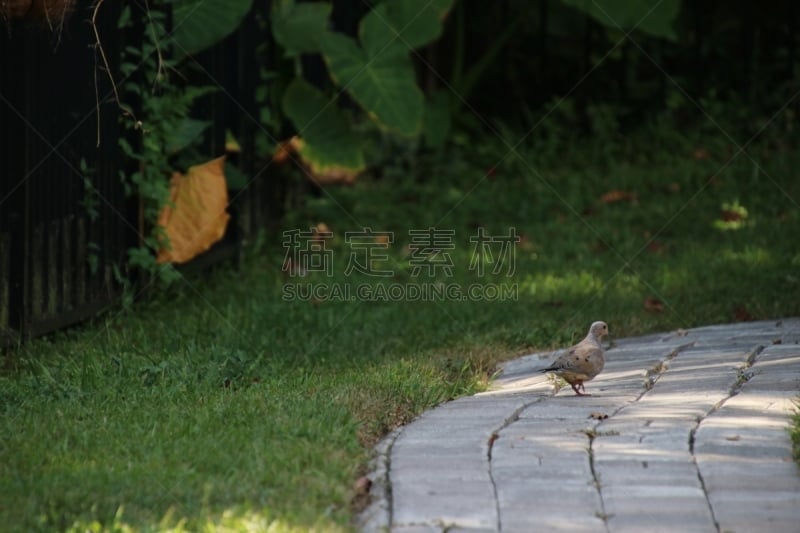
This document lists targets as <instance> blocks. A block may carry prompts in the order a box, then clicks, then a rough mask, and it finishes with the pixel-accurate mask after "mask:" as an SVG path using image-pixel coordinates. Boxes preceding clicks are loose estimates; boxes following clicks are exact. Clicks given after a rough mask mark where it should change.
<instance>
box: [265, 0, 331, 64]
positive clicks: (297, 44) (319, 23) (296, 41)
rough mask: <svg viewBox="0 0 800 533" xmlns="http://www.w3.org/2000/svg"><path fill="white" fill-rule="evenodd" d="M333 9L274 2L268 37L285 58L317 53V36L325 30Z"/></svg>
mask: <svg viewBox="0 0 800 533" xmlns="http://www.w3.org/2000/svg"><path fill="white" fill-rule="evenodd" d="M331 9H333V5H332V4H329V3H327V2H303V3H297V2H295V1H294V0H278V1H277V2H275V3H273V5H272V35H273V36H274V37H275V40H276V41H277V42H278V44H280V45H281V46H282V47H283V49H284V54H285V55H287V56H295V55H297V54H301V53H303V54H306V53H314V52H319V42H318V41H319V36H320V35H322V33H323V32H324V31H325V29H326V28H327V26H328V17H330V14H331Z"/></svg>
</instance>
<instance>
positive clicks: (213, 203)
mask: <svg viewBox="0 0 800 533" xmlns="http://www.w3.org/2000/svg"><path fill="white" fill-rule="evenodd" d="M224 168H225V157H224V156H223V157H218V158H217V159H212V160H211V161H209V162H207V163H203V164H202V165H195V166H193V167H189V170H188V171H187V172H186V174H185V175H183V174H181V173H180V172H175V173H174V174H173V175H172V180H171V182H170V204H168V205H167V206H165V207H164V209H162V210H161V214H160V215H159V217H158V225H159V226H162V227H163V228H164V231H165V232H166V235H167V237H168V238H169V249H167V248H162V249H161V250H159V251H158V257H157V258H156V261H157V262H158V263H166V262H170V263H185V262H186V261H189V260H190V259H192V258H193V257H195V256H196V255H198V254H200V253H202V252H204V251H206V250H208V249H209V248H210V247H211V245H212V244H214V243H215V242H217V241H218V240H220V239H221V238H222V236H223V235H224V234H225V228H226V227H227V225H228V220H229V219H230V215H228V213H227V212H226V211H225V208H226V207H227V206H228V186H227V184H226V182H225V173H224Z"/></svg>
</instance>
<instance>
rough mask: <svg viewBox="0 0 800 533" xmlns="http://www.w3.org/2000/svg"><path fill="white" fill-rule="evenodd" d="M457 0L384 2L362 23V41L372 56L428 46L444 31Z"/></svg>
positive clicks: (360, 27)
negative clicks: (446, 20)
mask: <svg viewBox="0 0 800 533" xmlns="http://www.w3.org/2000/svg"><path fill="white" fill-rule="evenodd" d="M452 5H453V0H395V1H392V2H383V3H382V4H378V5H377V6H375V8H374V9H373V10H372V11H370V12H369V14H367V15H366V16H365V17H364V19H363V20H362V21H361V24H360V26H359V38H360V40H361V44H362V46H363V47H364V49H365V50H366V51H367V53H368V54H369V55H370V56H377V55H378V54H380V53H385V52H389V53H391V52H392V51H394V49H397V51H398V52H401V53H406V52H409V51H411V50H414V49H417V48H419V47H421V46H425V45H426V44H429V43H431V42H433V41H435V40H436V39H438V38H439V36H440V35H441V34H442V22H443V21H444V19H445V17H446V16H447V13H448V12H449V11H450V8H451V7H452Z"/></svg>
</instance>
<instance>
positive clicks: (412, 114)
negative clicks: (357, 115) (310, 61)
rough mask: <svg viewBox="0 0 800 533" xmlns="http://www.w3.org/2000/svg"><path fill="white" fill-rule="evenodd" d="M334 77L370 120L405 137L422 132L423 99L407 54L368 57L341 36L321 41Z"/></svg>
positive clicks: (323, 37) (330, 35)
mask: <svg viewBox="0 0 800 533" xmlns="http://www.w3.org/2000/svg"><path fill="white" fill-rule="evenodd" d="M320 44H321V46H322V54H323V57H324V58H325V61H326V62H327V64H328V68H329V69H330V71H331V75H332V77H333V78H334V80H335V81H336V82H337V83H338V84H339V86H340V87H342V88H343V89H345V90H347V91H348V92H349V93H350V94H351V95H352V96H353V98H354V99H355V100H356V101H357V102H358V103H359V104H360V105H361V107H362V108H364V110H365V111H366V112H367V114H368V115H369V116H370V118H372V119H374V120H376V121H378V122H379V123H380V124H381V125H383V126H385V127H386V128H388V129H391V130H394V131H396V132H398V133H400V134H402V135H407V136H414V135H418V134H419V133H420V130H421V129H422V112H423V96H422V91H420V89H419V87H417V84H416V81H415V76H414V68H413V66H412V64H411V60H410V58H409V57H408V54H407V53H402V54H398V53H392V51H391V50H390V51H385V52H380V53H378V54H377V55H376V56H369V55H367V53H366V52H365V51H364V50H362V49H361V48H360V47H359V46H358V44H356V42H355V41H354V40H353V39H351V38H349V37H347V36H345V35H341V34H338V33H330V32H329V33H326V34H324V35H323V36H321V37H320Z"/></svg>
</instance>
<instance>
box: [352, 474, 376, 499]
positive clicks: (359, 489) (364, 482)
mask: <svg viewBox="0 0 800 533" xmlns="http://www.w3.org/2000/svg"><path fill="white" fill-rule="evenodd" d="M371 487H372V480H371V479H370V478H368V477H367V476H361V477H360V478H358V479H357V480H356V482H355V483H354V484H353V490H354V491H355V493H356V494H357V495H365V494H369V489H370V488H371Z"/></svg>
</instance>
